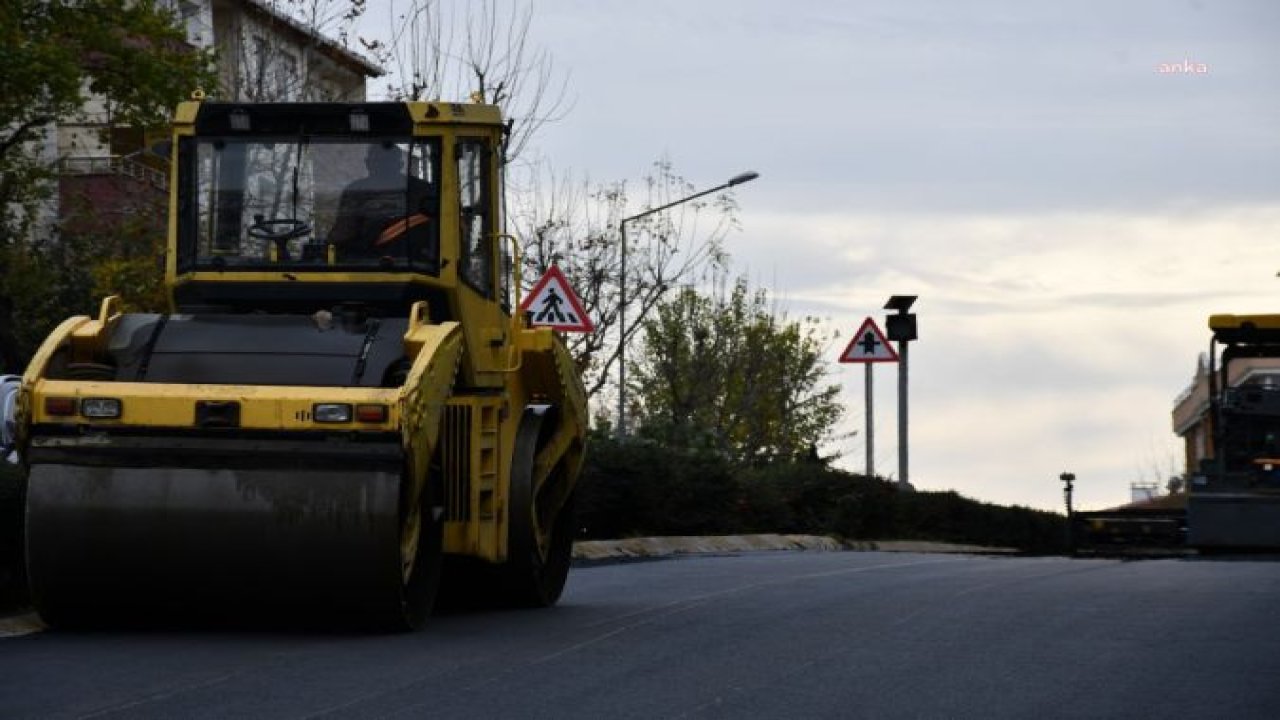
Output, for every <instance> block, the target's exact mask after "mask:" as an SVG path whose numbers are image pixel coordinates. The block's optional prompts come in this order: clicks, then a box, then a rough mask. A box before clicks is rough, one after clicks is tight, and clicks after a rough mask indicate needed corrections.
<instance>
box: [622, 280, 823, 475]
mask: <svg viewBox="0 0 1280 720" xmlns="http://www.w3.org/2000/svg"><path fill="white" fill-rule="evenodd" d="M823 347H824V338H823V336H822V333H821V331H820V330H819V328H818V325H817V322H816V320H814V319H813V318H806V319H804V320H803V321H796V320H788V319H786V317H785V316H783V317H779V315H778V314H776V313H775V312H773V311H772V310H771V309H770V307H769V301H768V296H767V293H765V292H764V291H763V290H756V291H752V290H751V289H750V288H749V287H748V285H747V283H746V281H744V280H738V281H737V282H735V283H734V284H733V286H732V287H731V288H728V289H727V290H722V291H721V292H720V294H719V296H718V297H711V296H707V295H704V294H702V293H700V292H698V291H697V290H694V289H692V288H685V289H682V290H680V291H679V292H678V293H676V294H675V296H674V297H672V298H671V299H669V300H666V301H664V302H662V303H659V304H658V306H657V309H656V312H655V314H654V316H653V317H652V318H651V319H650V320H649V321H648V322H646V324H645V335H644V338H643V340H642V342H641V352H640V353H639V355H640V358H639V360H638V362H637V363H636V367H635V372H634V375H633V377H634V379H635V385H636V390H637V397H638V398H639V404H640V407H638V408H637V412H638V415H639V417H640V418H641V426H642V428H643V432H644V433H646V434H648V435H649V436H651V437H655V438H658V439H660V440H662V441H663V442H666V443H668V444H674V445H679V446H684V447H690V446H695V447H697V446H701V447H709V448H712V449H714V450H716V451H718V452H720V453H723V454H725V455H726V456H727V457H730V458H732V459H734V460H735V461H737V462H739V463H742V464H750V465H759V464H762V463H766V462H770V461H775V460H790V459H795V458H798V457H802V456H806V455H810V454H812V453H813V452H814V448H815V447H816V446H818V445H821V444H822V443H823V442H824V441H826V440H827V439H828V438H829V437H830V435H831V434H832V432H833V431H834V426H835V424H836V423H837V421H838V420H839V418H840V414H841V412H842V407H841V406H840V404H839V403H838V402H837V396H838V395H839V392H840V388H839V386H838V385H828V384H826V383H825V380H826V374H827V369H826V364H825V363H824V362H823V360H822V350H823Z"/></svg>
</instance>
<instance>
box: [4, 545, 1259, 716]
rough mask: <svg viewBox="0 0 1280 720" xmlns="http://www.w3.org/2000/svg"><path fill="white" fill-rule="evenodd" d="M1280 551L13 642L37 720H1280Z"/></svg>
mask: <svg viewBox="0 0 1280 720" xmlns="http://www.w3.org/2000/svg"><path fill="white" fill-rule="evenodd" d="M1278 612H1280V563H1277V562H1272V561H1267V560H1264V559H1254V560H1244V561H1230V560H1149V561H1140V562H1121V561H1115V560H1101V559H1067V558H1009V557H978V556H944V555H917V554H907V553H874V552H827V553H817V552H809V553H757V554H747V555H741V556H730V557H697V558H684V559H676V560H666V561H661V562H644V563H630V564H621V565H606V566H597V567H585V568H576V569H575V570H574V572H573V574H572V575H571V576H570V585H569V589H568V590H567V592H566V595H565V597H564V599H563V601H562V604H561V605H560V606H559V607H557V608H554V609H551V610H545V611H518V612H517V611H488V612H476V613H465V614H456V615H449V616H444V617H438V618H435V619H434V621H433V624H432V625H431V626H430V627H429V629H428V630H426V631H424V632H422V633H418V634H411V635H361V634H355V633H350V632H333V633H326V632H317V631H306V632H290V633H281V632H264V631H234V632H228V631H225V630H224V631H209V630H205V631H200V630H181V631H174V630H152V631H148V632H137V631H114V632H95V633H80V634H75V633H58V632H43V633H36V634H31V635H25V636H21V637H3V638H0V717H4V718H8V719H13V718H256V717H261V718H426V717H429V718H602V719H603V718H822V717H829V718H859V717H866V718H966V717H971V718H1035V719H1036V720H1046V719H1048V718H1077V717H1091V718H1100V717H1107V718H1120V717H1132V718H1144V717H1152V718H1168V717H1193V718H1233V719H1240V718H1268V719H1270V718H1275V717H1277V716H1278V715H1277V713H1278V712H1280V710H1278V709H1280V621H1278V619H1277V613H1278Z"/></svg>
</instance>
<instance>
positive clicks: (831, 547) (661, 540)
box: [573, 534, 1016, 562]
mask: <svg viewBox="0 0 1280 720" xmlns="http://www.w3.org/2000/svg"><path fill="white" fill-rule="evenodd" d="M779 550H800V551H817V552H834V551H840V550H853V551H863V552H870V551H879V552H921V553H968V554H982V555H989V554H1012V553H1015V552H1016V551H1015V550H1013V549H1010V548H990V547H981V546H978V545H956V544H952V543H940V542H926V541H921V540H853V541H849V540H844V541H842V540H837V539H835V538H832V537H827V536H824V535H769V534H766V535H712V536H705V537H687V536H686V537H648V538H628V539H625V540H585V541H581V542H577V543H574V546H573V559H574V560H576V561H580V562H605V561H609V560H633V559H641V558H664V557H674V556H678V555H722V554H726V553H739V552H760V551H779Z"/></svg>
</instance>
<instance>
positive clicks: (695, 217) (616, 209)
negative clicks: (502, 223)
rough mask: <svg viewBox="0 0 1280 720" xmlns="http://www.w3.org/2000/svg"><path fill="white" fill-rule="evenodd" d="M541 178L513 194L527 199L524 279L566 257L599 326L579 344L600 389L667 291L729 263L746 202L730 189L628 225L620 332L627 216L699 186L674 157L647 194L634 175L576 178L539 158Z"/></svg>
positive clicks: (657, 167) (591, 390)
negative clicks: (632, 185) (622, 237)
mask: <svg viewBox="0 0 1280 720" xmlns="http://www.w3.org/2000/svg"><path fill="white" fill-rule="evenodd" d="M531 182H532V184H533V187H530V188H523V189H522V191H521V192H516V193H514V194H513V197H514V198H515V202H517V203H519V205H518V206H517V207H516V208H514V212H513V213H512V217H513V219H512V222H513V223H514V224H515V225H516V229H517V230H518V235H519V236H520V237H522V238H523V240H524V252H525V255H524V270H525V277H524V282H525V285H526V286H527V285H528V284H529V283H530V282H531V281H533V280H536V278H537V277H538V276H540V275H541V274H542V273H544V272H546V270H547V269H548V268H549V267H550V266H551V265H553V264H558V265H560V267H561V269H562V270H563V271H564V273H565V275H566V276H567V277H568V279H569V282H570V283H571V284H572V285H573V288H574V290H575V291H576V292H577V293H578V295H579V296H580V297H581V299H582V301H583V305H584V308H583V309H584V310H586V311H587V313H588V314H589V315H590V316H591V318H592V319H593V321H594V323H595V325H596V332H594V333H590V334H581V335H574V336H572V337H571V338H569V347H570V350H571V351H572V352H573V355H574V358H575V359H576V360H577V362H578V366H579V370H580V371H581V372H582V373H583V377H584V380H585V382H586V385H587V392H588V394H589V395H591V396H593V397H594V396H596V395H597V394H599V393H600V391H601V390H603V389H604V388H606V387H608V386H609V384H610V382H611V381H612V371H613V370H615V369H616V367H617V365H616V364H617V362H618V355H619V348H620V347H621V345H620V343H630V342H633V341H635V339H636V335H637V334H638V333H639V332H640V327H641V325H642V322H643V320H644V319H645V318H647V317H648V316H649V315H650V314H651V311H652V310H653V308H654V307H655V306H656V305H657V304H658V301H659V300H661V299H662V297H663V296H664V294H666V293H667V292H668V291H669V290H672V289H675V288H678V287H680V286H683V285H690V284H695V283H698V282H700V281H702V280H704V279H706V276H707V274H708V273H711V272H712V271H714V270H716V269H718V268H721V267H723V265H724V263H725V261H726V259H727V258H726V255H725V252H724V249H723V244H722V240H723V239H724V237H725V235H726V234H727V233H728V232H729V231H730V230H731V229H733V228H734V227H736V226H737V203H736V202H735V200H734V198H733V195H732V193H729V192H726V193H722V194H720V195H718V196H715V197H714V198H713V199H711V200H709V201H706V202H690V203H687V204H684V205H679V206H677V207H675V208H672V209H671V210H670V211H667V212H664V213H660V214H655V215H651V216H649V217H646V218H644V219H642V220H640V221H637V222H635V223H634V224H630V225H628V234H627V237H628V254H627V266H628V269H629V271H628V273H627V288H626V298H627V309H626V312H627V320H628V322H627V329H626V337H623V338H619V337H618V332H617V330H618V325H619V323H618V311H619V307H620V306H619V299H620V295H619V293H618V288H619V281H620V279H621V277H620V269H621V259H622V258H621V243H620V242H619V237H618V233H619V224H620V222H621V220H622V218H624V217H626V216H628V215H629V214H634V212H636V211H637V210H640V209H642V208H645V207H658V206H660V205H664V204H666V203H668V202H671V201H672V200H676V199H679V198H681V197H684V196H688V195H689V194H691V193H692V192H693V187H692V185H690V183H689V182H688V181H686V180H685V179H684V178H682V177H681V176H680V175H678V174H677V173H676V171H675V169H674V168H673V166H672V164H671V162H670V161H668V160H662V161H659V162H656V163H654V165H653V169H652V171H651V172H650V174H649V175H647V176H646V177H645V178H644V180H643V188H642V190H641V191H640V192H638V193H633V192H632V191H631V190H630V189H629V187H628V185H627V183H625V182H614V183H603V184H601V183H591V182H590V181H586V180H582V181H574V180H572V179H570V178H567V177H565V176H563V175H560V176H558V175H556V173H555V172H554V171H552V170H550V169H549V168H547V167H546V166H539V168H538V172H537V173H536V174H535V177H534V178H533V179H532V181H531ZM637 196H638V197H641V198H643V203H638V202H637V200H636V198H637ZM636 205H640V207H639V208H637V207H636Z"/></svg>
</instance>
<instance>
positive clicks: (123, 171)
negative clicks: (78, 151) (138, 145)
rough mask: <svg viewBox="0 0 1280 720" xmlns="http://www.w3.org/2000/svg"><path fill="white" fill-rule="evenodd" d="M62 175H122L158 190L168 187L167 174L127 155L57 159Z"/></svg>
mask: <svg viewBox="0 0 1280 720" xmlns="http://www.w3.org/2000/svg"><path fill="white" fill-rule="evenodd" d="M58 171H59V172H60V173H62V174H63V175H122V176H124V177H128V178H133V179H134V180H137V181H138V182H143V183H146V184H148V185H150V186H152V187H154V188H156V189H158V190H165V191H167V190H168V189H169V176H168V175H166V174H165V173H163V172H161V171H160V170H156V169H155V168H153V167H148V166H146V165H143V164H142V163H140V162H138V161H137V160H134V159H132V158H130V157H129V156H127V155H100V156H89V157H66V158H62V159H61V160H59V161H58Z"/></svg>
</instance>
